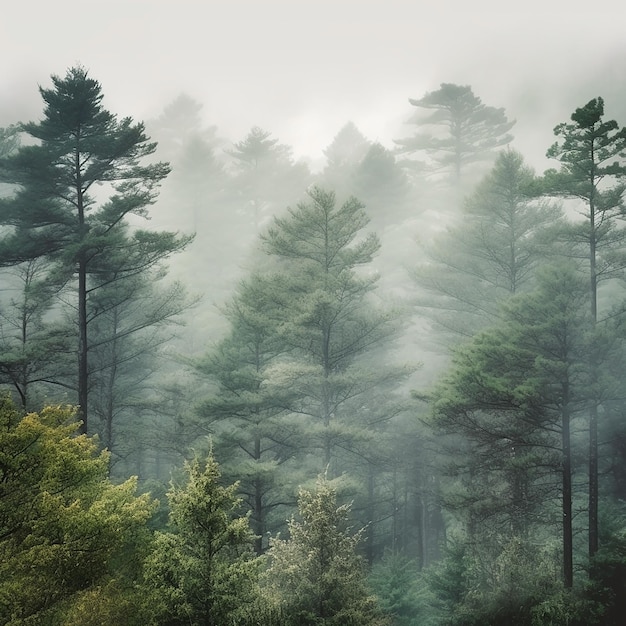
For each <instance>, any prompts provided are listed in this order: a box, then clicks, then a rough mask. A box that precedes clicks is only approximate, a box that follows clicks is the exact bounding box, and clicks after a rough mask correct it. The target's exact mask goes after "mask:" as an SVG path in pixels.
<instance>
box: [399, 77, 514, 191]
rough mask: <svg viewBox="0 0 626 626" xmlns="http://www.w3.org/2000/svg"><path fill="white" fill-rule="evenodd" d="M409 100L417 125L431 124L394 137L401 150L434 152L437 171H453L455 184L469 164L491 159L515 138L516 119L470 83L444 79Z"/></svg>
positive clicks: (412, 119)
mask: <svg viewBox="0 0 626 626" xmlns="http://www.w3.org/2000/svg"><path fill="white" fill-rule="evenodd" d="M409 102H410V103H411V104H412V105H413V106H415V107H418V108H419V109H426V110H428V111H432V112H431V113H429V114H427V115H423V113H422V112H421V111H419V112H417V113H416V114H415V115H414V116H413V117H412V118H411V119H410V122H411V123H414V124H417V125H418V127H427V128H428V127H429V128H430V130H427V131H425V132H423V133H421V132H418V133H417V134H416V135H414V136H412V137H408V138H406V139H397V140H395V142H396V144H397V145H398V147H399V150H400V151H401V152H402V153H409V154H412V153H415V152H421V151H423V152H425V153H426V154H427V155H429V156H431V160H430V163H429V164H430V166H431V167H432V169H433V170H434V171H435V172H439V171H442V170H443V171H450V172H451V176H452V180H453V182H454V184H455V186H458V185H459V184H460V182H461V179H462V176H463V175H464V174H466V169H467V168H468V166H470V165H472V164H475V163H478V162H481V161H485V160H490V159H491V158H492V157H493V155H494V152H495V151H496V150H497V148H500V147H501V146H504V145H506V144H508V143H510V142H511V140H512V139H513V138H512V136H511V135H510V134H509V130H511V128H512V127H513V125H514V124H515V121H509V120H508V119H507V117H506V114H505V112H504V109H502V108H495V107H491V106H487V105H485V104H483V102H482V101H481V99H480V98H479V97H478V96H476V95H474V93H473V91H472V88H471V87H470V86H469V85H455V84H452V83H442V84H441V86H440V88H439V89H438V90H437V91H431V92H429V93H426V94H425V95H424V96H422V97H421V98H418V99H412V98H409Z"/></svg>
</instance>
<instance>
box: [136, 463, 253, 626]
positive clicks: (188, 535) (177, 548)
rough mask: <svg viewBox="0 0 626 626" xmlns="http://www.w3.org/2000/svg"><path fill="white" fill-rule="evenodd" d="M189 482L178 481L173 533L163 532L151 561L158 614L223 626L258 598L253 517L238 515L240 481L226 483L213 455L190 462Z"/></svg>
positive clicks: (165, 619) (163, 619) (173, 492)
mask: <svg viewBox="0 0 626 626" xmlns="http://www.w3.org/2000/svg"><path fill="white" fill-rule="evenodd" d="M185 470H186V474H187V483H186V484H185V485H182V486H177V485H174V484H173V485H172V487H171V489H170V490H169V492H168V499H169V503H170V516H169V524H170V526H171V530H170V531H169V532H157V533H156V536H155V543H154V551H153V553H152V554H151V555H150V556H149V558H148V559H147V562H146V579H147V585H148V589H149V590H150V593H151V594H152V595H151V597H152V598H153V601H154V603H155V612H156V619H157V621H158V622H159V623H167V624H190V625H191V624H197V625H202V626H205V625H208V626H214V625H215V626H217V625H221V624H225V623H231V622H232V621H235V623H237V622H236V620H237V619H239V617H241V616H242V615H243V614H245V612H246V610H247V607H248V606H249V605H251V603H252V602H253V601H254V600H255V593H254V592H255V580H256V576H257V571H258V562H257V561H256V560H255V558H254V553H253V551H252V541H253V536H252V533H251V532H250V528H249V523H248V519H247V518H246V517H238V516H237V514H236V511H237V509H238V507H239V500H238V499H237V497H236V491H237V485H236V484H234V485H230V486H228V487H223V486H221V485H220V475H221V474H220V470H219V467H218V464H217V462H216V461H215V459H214V458H213V456H212V455H209V457H208V458H207V460H206V462H205V463H204V465H201V464H200V462H199V461H198V460H197V459H196V460H194V461H193V462H191V463H187V464H186V465H185Z"/></svg>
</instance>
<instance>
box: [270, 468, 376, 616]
mask: <svg viewBox="0 0 626 626" xmlns="http://www.w3.org/2000/svg"><path fill="white" fill-rule="evenodd" d="M298 512H299V518H300V519H299V520H298V519H296V518H295V517H293V518H291V520H290V521H289V538H288V539H276V540H274V541H273V543H272V547H271V549H270V551H269V552H268V557H269V568H268V570H267V572H265V573H264V576H263V578H264V584H265V586H266V588H267V591H268V592H269V593H271V594H272V595H274V597H276V598H277V599H278V601H279V603H280V604H281V605H282V606H283V607H284V612H285V614H286V615H287V616H289V623H290V624H293V625H294V626H296V625H297V626H307V625H309V624H310V625H312V624H323V625H325V626H326V625H327V626H331V625H333V626H357V625H358V626H364V625H368V624H371V625H374V624H378V625H382V624H385V623H386V620H385V619H384V618H383V616H382V613H381V611H380V610H379V609H378V607H377V604H376V599H375V597H373V596H372V595H371V594H370V592H369V590H368V588H367V584H366V578H365V564H364V562H363V560H362V558H361V557H360V556H359V554H358V544H359V542H360V539H361V537H362V533H363V531H357V532H353V531H352V530H351V528H350V527H349V526H348V516H349V512H350V507H349V506H348V505H343V506H338V505H337V492H336V490H335V488H334V487H333V486H332V484H331V483H329V482H328V481H327V480H326V479H322V480H319V481H318V484H317V485H316V488H315V489H314V490H311V491H308V490H305V489H302V490H301V491H300V495H299V499H298Z"/></svg>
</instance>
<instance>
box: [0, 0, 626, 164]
mask: <svg viewBox="0 0 626 626" xmlns="http://www.w3.org/2000/svg"><path fill="white" fill-rule="evenodd" d="M9 3H10V6H3V8H2V12H1V14H0V87H1V88H0V125H5V124H8V123H10V122H13V121H18V120H26V119H36V118H37V117H38V116H39V113H40V111H41V108H42V107H41V100H40V99H39V95H38V93H37V85H38V84H42V85H44V86H49V84H50V80H49V76H50V74H60V75H64V74H65V71H66V69H67V68H68V67H70V66H72V65H75V64H77V63H81V64H82V65H83V66H85V67H87V68H88V69H89V71H90V74H91V76H92V77H94V78H96V79H97V80H99V81H100V82H101V84H102V87H103V91H104V94H105V105H106V106H107V107H108V108H109V109H110V110H112V111H113V112H114V113H117V114H118V115H120V116H127V115H130V116H132V117H134V118H135V119H138V120H142V119H143V120H146V119H150V118H152V117H155V116H156V115H158V114H159V113H160V112H161V111H162V109H163V107H164V106H165V105H166V104H168V103H169V102H170V101H171V100H173V99H174V98H175V97H176V96H177V95H179V94H180V93H181V92H185V93H187V94H189V95H190V96H192V97H193V98H194V99H196V100H198V101H200V102H202V103H203V105H204V115H205V119H206V122H207V124H216V125H217V126H218V129H219V131H220V134H222V135H223V136H226V137H227V138H228V139H230V140H233V141H236V140H239V139H241V138H243V136H244V135H245V134H246V133H247V131H248V130H249V129H250V127H252V126H253V125H258V126H261V127H262V128H264V129H266V130H269V131H271V132H272V134H273V135H274V136H275V137H278V138H279V139H280V140H281V141H282V142H284V143H288V144H291V145H292V146H293V147H294V149H295V153H296V155H297V156H300V155H304V154H307V155H309V156H310V157H312V158H313V159H318V158H320V157H321V151H322V149H323V148H324V147H325V146H327V145H328V144H329V143H330V141H331V140H332V138H333V137H334V135H335V134H336V133H337V131H338V130H339V129H340V127H341V126H342V125H343V124H344V123H345V122H347V121H348V120H352V121H354V122H355V123H356V124H357V126H358V127H359V128H360V129H361V130H362V132H364V134H366V135H367V136H368V137H369V138H370V139H374V140H379V141H381V142H382V143H383V144H385V145H387V146H390V145H391V139H392V138H394V137H398V136H401V135H402V134H404V132H405V128H403V126H402V122H403V121H404V120H406V118H407V117H408V116H409V115H410V114H411V112H412V110H413V108H412V107H411V106H410V105H409V103H408V98H409V97H412V98H416V97H420V96H421V95H423V94H424V93H425V92H426V91H431V90H433V89H437V88H438V86H439V84H440V83H441V82H452V83H458V84H469V85H471V86H472V88H473V89H474V93H475V94H476V95H478V96H480V97H481V98H482V99H483V101H484V102H485V103H486V104H489V105H492V106H504V107H505V108H506V110H507V113H508V115H509V117H511V118H517V120H518V124H517V126H516V127H514V129H513V131H514V134H515V136H516V145H517V147H519V149H520V150H522V152H524V153H525V154H526V156H527V157H528V158H529V160H530V161H531V162H533V159H534V158H535V159H536V157H537V155H539V157H541V155H543V153H545V149H546V148H547V147H548V145H549V143H551V141H552V136H551V130H552V127H553V126H554V125H555V124H556V123H558V122H559V121H565V120H566V119H567V117H568V116H569V114H570V113H571V112H572V111H573V110H574V108H576V107H577V106H581V105H582V104H584V103H585V102H587V101H588V100H589V99H590V98H592V97H595V96H597V95H603V96H604V97H605V100H606V102H607V113H609V114H610V113H611V111H610V102H609V96H610V95H612V94H616V95H617V94H619V93H622V94H624V96H623V100H626V9H625V8H622V7H623V6H624V3H623V2H618V1H616V0H606V1H605V2H603V3H599V2H577V1H576V0H567V1H566V0H543V1H540V0H527V1H526V2H525V3H524V4H523V5H519V6H520V8H518V9H513V8H510V7H512V6H513V5H512V4H511V3H508V2H507V1H506V0H500V1H499V2H498V1H497V0H429V1H425V0H413V1H410V0H376V1H373V0H370V1H369V2H368V1H367V0H360V1H357V0H219V1H218V0H40V1H36V0H7V2H6V5H8V4H9ZM504 5H507V6H508V7H509V8H506V6H504ZM579 5H580V8H577V7H578V6H579ZM522 7H523V8H522ZM605 87H606V90H607V94H606V95H605V93H596V91H597V90H598V89H604V88H605ZM621 111H622V112H623V113H624V114H626V105H624V104H622V105H621ZM564 116H565V117H564ZM539 118H541V119H542V120H544V119H545V122H544V121H542V122H541V124H540V123H538V119H539ZM618 121H620V122H621V123H622V124H626V119H619V118H618ZM535 134H537V136H535ZM529 150H530V151H533V150H534V151H535V152H536V154H535V155H532V154H531V155H528V154H527V151H529Z"/></svg>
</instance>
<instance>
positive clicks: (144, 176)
mask: <svg viewBox="0 0 626 626" xmlns="http://www.w3.org/2000/svg"><path fill="white" fill-rule="evenodd" d="M52 83H53V87H52V88H49V89H45V88H43V87H42V88H40V94H41V97H42V99H43V101H44V105H45V106H44V111H43V119H42V120H41V121H40V122H29V123H26V124H23V125H22V127H21V129H22V130H23V131H24V132H25V133H27V134H28V135H30V137H32V138H33V139H34V140H35V141H34V142H31V143H30V144H29V145H23V146H22V147H20V148H19V149H18V150H17V151H15V152H14V153H12V154H9V155H8V156H6V157H5V158H3V160H2V161H3V162H2V167H1V168H0V180H2V181H3V182H7V183H9V184H11V185H14V186H15V193H14V194H13V195H12V196H10V197H6V198H0V208H1V218H0V223H1V224H2V225H4V226H10V227H12V228H8V229H5V230H4V232H3V236H2V237H1V238H0V264H2V265H20V264H23V263H27V262H29V261H33V260H36V259H43V260H44V261H45V264H46V265H45V273H44V276H43V277H42V278H41V280H43V281H44V282H52V283H53V284H55V285H57V286H59V288H60V287H62V286H64V285H67V287H66V288H67V289H68V290H69V289H70V287H69V285H70V283H72V282H73V281H74V280H75V283H74V284H73V285H72V289H71V292H73V295H74V297H75V298H76V302H75V303H72V307H73V313H72V315H76V321H77V329H78V332H77V335H78V336H77V342H76V349H77V352H78V356H79V358H78V367H77V371H76V374H75V376H73V377H71V378H70V380H63V381H58V380H57V381H55V382H62V384H64V385H65V386H66V387H67V388H70V389H77V390H78V405H79V413H80V417H81V419H82V422H83V427H82V428H83V430H84V431H85V432H87V430H88V397H89V391H90V387H89V362H88V361H89V356H90V354H89V353H90V347H91V342H90V338H89V337H88V331H87V329H88V325H89V323H90V322H91V321H92V320H93V318H94V317H95V316H97V314H98V313H99V312H100V311H99V310H98V309H97V307H96V305H95V304H94V303H93V298H94V294H95V293H96V292H97V290H98V289H100V288H102V287H103V286H107V287H110V286H111V284H112V283H116V284H119V281H123V280H125V279H128V277H130V276H137V275H138V274H141V273H142V272H145V271H147V270H149V269H150V268H153V267H154V266H155V265H156V264H157V263H158V262H159V261H161V260H163V259H164V258H166V257H167V256H168V255H170V254H172V253H174V252H177V251H179V250H181V249H182V248H184V247H185V246H186V245H187V244H188V243H189V241H190V238H189V237H181V236H179V235H177V234H175V233H153V232H148V231H142V230H138V229H137V230H135V231H133V232H131V233H129V232H128V231H129V228H128V225H127V218H128V217H129V216H131V215H134V216H140V217H147V216H148V213H147V209H148V207H149V206H150V205H151V204H152V203H153V202H154V201H155V199H156V197H157V190H158V187H159V184H160V183H161V181H162V180H163V179H164V178H165V177H166V176H167V175H168V173H169V171H170V168H169V165H168V164H166V163H152V164H149V163H146V161H145V159H146V158H147V157H149V156H150V155H152V154H153V153H154V151H155V150H156V144H155V143H154V142H151V141H150V140H149V138H148V137H147V136H146V134H145V127H144V125H143V124H141V123H134V122H133V120H132V119H131V118H128V117H127V118H123V119H118V118H117V117H116V116H115V115H113V114H112V113H110V112H109V111H107V110H106V109H104V108H103V106H102V99H103V93H102V89H101V86H100V84H99V83H98V81H96V80H94V79H92V78H91V77H90V76H89V75H88V72H87V70H85V69H84V68H82V67H79V66H77V67H73V68H70V69H69V70H68V71H67V73H66V75H65V77H63V78H61V77H59V76H52ZM96 188H100V189H99V190H98V193H95V190H96ZM104 274H106V277H105V276H104ZM51 306H52V303H48V309H50V308H51ZM35 356H36V355H35ZM35 356H31V357H30V358H31V361H36V359H35Z"/></svg>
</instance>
